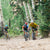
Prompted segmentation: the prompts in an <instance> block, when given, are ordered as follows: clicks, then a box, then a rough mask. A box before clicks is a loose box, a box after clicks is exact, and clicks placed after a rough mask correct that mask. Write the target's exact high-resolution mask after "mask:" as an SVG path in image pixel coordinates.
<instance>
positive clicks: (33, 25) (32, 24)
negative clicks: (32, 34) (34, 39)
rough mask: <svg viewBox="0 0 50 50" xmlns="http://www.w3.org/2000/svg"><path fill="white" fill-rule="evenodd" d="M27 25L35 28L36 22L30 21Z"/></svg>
mask: <svg viewBox="0 0 50 50" xmlns="http://www.w3.org/2000/svg"><path fill="white" fill-rule="evenodd" d="M29 27H34V28H36V27H37V24H36V23H30V24H29Z"/></svg>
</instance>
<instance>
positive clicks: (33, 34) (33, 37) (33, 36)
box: [32, 29, 36, 40]
mask: <svg viewBox="0 0 50 50" xmlns="http://www.w3.org/2000/svg"><path fill="white" fill-rule="evenodd" d="M32 31H33V33H32V39H33V40H36V37H35V32H34V31H35V29H32Z"/></svg>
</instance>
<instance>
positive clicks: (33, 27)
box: [29, 21, 39, 40]
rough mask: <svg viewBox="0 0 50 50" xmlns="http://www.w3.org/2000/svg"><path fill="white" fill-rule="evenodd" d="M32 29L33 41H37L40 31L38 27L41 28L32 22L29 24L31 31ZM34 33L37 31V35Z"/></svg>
mask: <svg viewBox="0 0 50 50" xmlns="http://www.w3.org/2000/svg"><path fill="white" fill-rule="evenodd" d="M30 27H31V29H32V32H33V33H32V38H33V40H35V39H36V37H35V36H37V33H38V31H37V27H38V28H39V25H37V24H36V23H34V22H33V21H31V23H30V24H29V29H30ZM34 31H36V34H35V33H34Z"/></svg>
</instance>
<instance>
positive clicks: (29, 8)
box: [27, 3, 33, 21]
mask: <svg viewBox="0 0 50 50" xmlns="http://www.w3.org/2000/svg"><path fill="white" fill-rule="evenodd" d="M27 6H28V10H29V14H30V19H31V21H33V15H32V10H31V7H30V5H29V3H27Z"/></svg>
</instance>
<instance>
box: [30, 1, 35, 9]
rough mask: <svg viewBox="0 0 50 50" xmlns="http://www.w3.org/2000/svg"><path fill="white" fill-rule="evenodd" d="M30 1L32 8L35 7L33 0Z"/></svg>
mask: <svg viewBox="0 0 50 50" xmlns="http://www.w3.org/2000/svg"><path fill="white" fill-rule="evenodd" d="M31 2H32V8H33V9H35V3H34V0H31Z"/></svg>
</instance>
